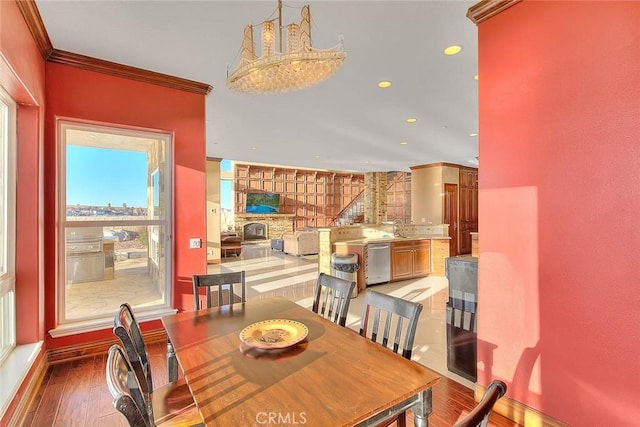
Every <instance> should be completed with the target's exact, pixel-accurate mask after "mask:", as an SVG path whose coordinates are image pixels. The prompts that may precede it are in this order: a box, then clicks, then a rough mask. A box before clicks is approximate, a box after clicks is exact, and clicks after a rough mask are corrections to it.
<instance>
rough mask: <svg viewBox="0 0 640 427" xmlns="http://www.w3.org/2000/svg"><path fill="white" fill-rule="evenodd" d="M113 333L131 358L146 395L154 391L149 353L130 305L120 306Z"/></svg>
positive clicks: (114, 321)
mask: <svg viewBox="0 0 640 427" xmlns="http://www.w3.org/2000/svg"><path fill="white" fill-rule="evenodd" d="M113 333H114V335H115V336H116V337H118V338H119V339H120V342H121V343H122V346H123V347H124V350H125V351H126V353H127V357H128V358H129V363H130V364H131V367H132V369H133V371H134V372H135V374H136V377H137V378H138V382H139V383H140V385H141V386H142V388H143V391H144V392H145V393H151V392H152V391H153V378H152V376H151V367H150V366H149V353H148V352H147V346H146V345H145V343H144V339H143V338H142V332H141V331H140V326H139V325H138V322H137V321H136V318H135V316H134V315H133V310H132V309H131V306H130V305H129V304H128V303H126V302H125V303H123V304H121V305H120V309H119V310H118V313H117V314H116V317H115V319H114V320H113Z"/></svg>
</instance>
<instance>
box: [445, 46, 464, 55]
mask: <svg viewBox="0 0 640 427" xmlns="http://www.w3.org/2000/svg"><path fill="white" fill-rule="evenodd" d="M460 52H462V46H460V45H459V44H454V45H453V46H448V47H446V48H445V49H444V54H445V55H447V56H451V55H457V54H459V53H460Z"/></svg>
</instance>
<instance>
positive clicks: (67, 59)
mask: <svg viewBox="0 0 640 427" xmlns="http://www.w3.org/2000/svg"><path fill="white" fill-rule="evenodd" d="M47 61H49V62H54V63H57V64H64V65H69V66H72V67H76V68H80V69H83V70H87V71H95V72H97V73H103V74H109V75H111V76H116V77H124V78H127V79H131V80H138V81H141V82H145V83H151V84H155V85H158V86H165V87H169V88H172V89H178V90H183V91H187V92H194V93H198V94H201V95H208V94H209V92H211V90H212V89H213V87H212V86H210V85H208V84H206V83H199V82H196V81H193V80H187V79H183V78H180V77H174V76H170V75H167V74H162V73H156V72H155V71H149V70H143V69H142V68H136V67H131V66H129V65H122V64H118V63H116V62H110V61H105V60H104V59H97V58H92V57H90V56H85V55H80V54H79V53H73V52H67V51H64V50H58V49H54V50H53V52H51V55H49V58H48V59H47Z"/></svg>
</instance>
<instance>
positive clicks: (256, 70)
mask: <svg viewBox="0 0 640 427" xmlns="http://www.w3.org/2000/svg"><path fill="white" fill-rule="evenodd" d="M276 25H277V30H278V37H276ZM282 29H283V27H282V0H278V18H277V19H274V20H271V21H265V22H263V23H262V56H260V57H259V58H258V57H256V53H255V46H254V43H253V26H252V25H247V26H246V27H245V29H244V37H243V39H242V47H241V48H240V64H239V65H238V67H237V68H236V69H235V70H234V71H233V72H232V73H231V74H230V75H229V70H228V69H227V85H228V86H229V87H230V88H231V89H233V90H237V91H239V92H248V93H263V94H268V93H279V92H288V91H291V90H298V89H304V88H307V87H309V86H313V85H315V84H317V83H320V82H321V81H323V80H325V79H327V78H329V77H330V76H332V75H333V74H334V73H335V72H336V71H337V70H338V68H340V67H341V66H342V63H343V62H344V59H345V58H346V55H347V54H346V52H344V50H342V40H340V43H339V44H338V45H337V46H336V47H334V48H331V49H322V50H321V49H315V48H313V47H312V46H311V12H310V10H309V5H306V6H304V7H303V8H302V19H301V21H300V24H299V25H298V24H289V25H287V45H286V51H283V49H282V42H283V37H282ZM276 40H277V41H278V50H277V51H276Z"/></svg>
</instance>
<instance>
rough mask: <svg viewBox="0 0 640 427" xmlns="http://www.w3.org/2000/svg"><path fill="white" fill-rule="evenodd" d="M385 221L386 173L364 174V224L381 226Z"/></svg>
mask: <svg viewBox="0 0 640 427" xmlns="http://www.w3.org/2000/svg"><path fill="white" fill-rule="evenodd" d="M386 220H387V172H367V173H365V174H364V222H365V224H381V223H382V222H383V221H386Z"/></svg>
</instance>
